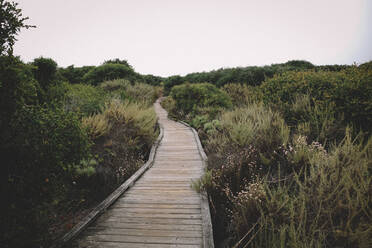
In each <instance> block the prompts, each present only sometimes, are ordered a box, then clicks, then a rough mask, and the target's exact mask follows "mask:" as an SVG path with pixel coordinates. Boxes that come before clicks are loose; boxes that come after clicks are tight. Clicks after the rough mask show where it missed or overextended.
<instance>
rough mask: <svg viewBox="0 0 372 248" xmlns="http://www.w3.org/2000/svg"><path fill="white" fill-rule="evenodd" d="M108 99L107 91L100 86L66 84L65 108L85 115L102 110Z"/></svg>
mask: <svg viewBox="0 0 372 248" xmlns="http://www.w3.org/2000/svg"><path fill="white" fill-rule="evenodd" d="M105 100H106V93H105V92H104V90H103V89H102V88H100V87H95V86H91V85H85V84H73V85H66V92H65V97H64V101H63V104H64V108H65V109H66V110H67V111H71V112H75V113H79V114H81V115H83V116H88V115H92V114H95V113H98V112H100V111H101V109H102V108H103V106H104V103H105Z"/></svg>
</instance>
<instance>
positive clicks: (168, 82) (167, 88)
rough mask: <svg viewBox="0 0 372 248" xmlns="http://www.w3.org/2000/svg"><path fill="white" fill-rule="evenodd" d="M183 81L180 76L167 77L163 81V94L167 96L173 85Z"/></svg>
mask: <svg viewBox="0 0 372 248" xmlns="http://www.w3.org/2000/svg"><path fill="white" fill-rule="evenodd" d="M184 82H185V81H184V79H183V78H182V77H181V76H171V77H168V78H167V80H166V81H165V83H164V95H166V96H168V95H169V94H170V92H171V90H172V88H173V86H176V85H180V84H183V83H184Z"/></svg>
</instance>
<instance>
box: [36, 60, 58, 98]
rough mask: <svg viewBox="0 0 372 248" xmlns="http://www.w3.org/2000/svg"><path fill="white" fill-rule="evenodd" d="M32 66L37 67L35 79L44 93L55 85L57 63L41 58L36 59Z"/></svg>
mask: <svg viewBox="0 0 372 248" xmlns="http://www.w3.org/2000/svg"><path fill="white" fill-rule="evenodd" d="M32 65H33V66H35V68H34V69H33V73H34V77H35V79H36V80H37V81H38V82H39V85H40V86H41V88H42V89H43V90H44V91H46V90H48V88H49V87H50V86H52V85H53V84H54V83H55V80H56V73H57V63H56V62H55V61H54V60H53V59H50V58H43V57H40V58H37V59H34V61H33V62H32Z"/></svg>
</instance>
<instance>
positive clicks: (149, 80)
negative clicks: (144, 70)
mask: <svg viewBox="0 0 372 248" xmlns="http://www.w3.org/2000/svg"><path fill="white" fill-rule="evenodd" d="M142 80H143V81H144V83H146V84H149V85H153V86H160V84H161V82H163V81H164V79H163V78H162V77H158V76H154V75H151V74H148V75H143V76H142Z"/></svg>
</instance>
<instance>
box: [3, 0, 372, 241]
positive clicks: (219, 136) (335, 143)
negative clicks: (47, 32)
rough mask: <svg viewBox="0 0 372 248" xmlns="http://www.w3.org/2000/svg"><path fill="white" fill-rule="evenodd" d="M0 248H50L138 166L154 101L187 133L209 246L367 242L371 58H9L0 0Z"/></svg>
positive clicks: (18, 17)
mask: <svg viewBox="0 0 372 248" xmlns="http://www.w3.org/2000/svg"><path fill="white" fill-rule="evenodd" d="M0 11H1V12H0V24H1V28H2V29H1V35H0V111H1V117H0V137H1V138H0V154H1V173H0V198H1V200H2V203H3V204H1V209H0V247H4V248H8V247H19V248H22V247H49V246H50V245H51V244H52V243H53V241H55V240H56V239H58V238H60V237H61V236H62V235H64V234H65V233H66V232H68V231H69V230H71V228H72V227H73V226H74V225H75V224H76V223H77V222H79V220H81V218H82V217H83V216H85V215H86V214H88V213H89V211H90V210H91V209H92V208H93V207H95V206H96V205H97V203H99V202H101V201H102V200H103V199H105V198H106V197H107V196H108V195H109V194H110V193H111V192H112V191H113V190H115V189H116V188H117V187H118V186H119V185H120V184H122V183H123V182H124V181H125V180H126V179H128V178H129V177H130V176H131V175H132V174H133V173H134V172H135V171H137V169H138V168H139V167H140V166H141V165H143V164H144V163H145V161H146V160H147V157H148V155H149V151H150V148H151V146H152V144H153V142H154V141H155V139H156V137H157V136H158V134H159V127H158V125H157V117H156V114H155V111H154V109H153V103H154V102H155V100H156V99H158V98H159V97H160V96H162V95H163V92H164V95H165V96H166V97H165V98H163V101H162V105H163V107H164V108H165V109H166V110H167V111H168V113H169V117H170V118H173V119H176V120H182V121H185V122H187V123H189V124H190V125H191V126H193V127H194V128H195V129H196V130H197V131H198V133H199V136H200V138H201V141H202V143H203V146H204V149H205V151H206V153H207V155H208V168H207V169H206V173H205V174H204V176H203V177H202V178H201V179H200V180H197V181H195V182H193V183H192V187H193V188H194V189H195V190H197V191H207V193H208V196H209V205H210V210H211V214H212V222H213V231H214V240H215V246H216V247H217V248H225V247H234V248H240V247H345V248H347V247H360V248H367V247H372V224H371V223H372V157H371V156H372V137H371V135H372V62H368V63H365V64H361V65H321V66H317V65H314V64H312V63H310V62H308V61H303V60H292V61H288V62H286V63H282V64H272V65H267V66H248V67H238V68H221V69H218V70H214V71H210V72H198V73H191V74H188V75H186V76H179V75H174V76H170V77H167V78H164V77H158V76H154V75H141V74H140V73H137V72H136V71H135V70H134V68H133V67H132V66H131V65H130V64H129V63H128V62H127V61H126V60H122V59H110V60H107V61H104V62H103V63H102V64H101V65H98V66H82V67H75V66H74V65H71V66H68V67H66V68H62V67H59V66H58V64H57V62H56V61H54V60H53V59H52V58H44V57H39V58H35V59H34V60H33V61H32V62H29V63H25V62H23V61H22V60H21V59H20V58H19V57H16V56H14V55H13V46H14V43H15V41H16V38H15V37H16V35H17V34H18V33H19V31H20V30H21V29H25V28H26V29H29V28H34V26H32V25H27V24H25V21H26V20H27V19H28V18H27V17H24V16H22V12H21V10H20V9H19V8H18V7H17V4H16V3H14V2H9V1H0Z"/></svg>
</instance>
